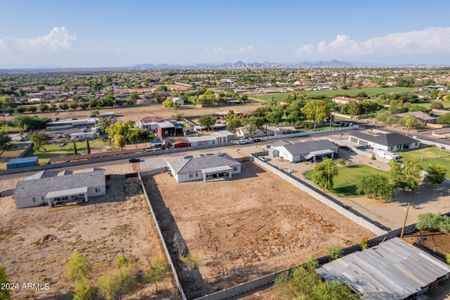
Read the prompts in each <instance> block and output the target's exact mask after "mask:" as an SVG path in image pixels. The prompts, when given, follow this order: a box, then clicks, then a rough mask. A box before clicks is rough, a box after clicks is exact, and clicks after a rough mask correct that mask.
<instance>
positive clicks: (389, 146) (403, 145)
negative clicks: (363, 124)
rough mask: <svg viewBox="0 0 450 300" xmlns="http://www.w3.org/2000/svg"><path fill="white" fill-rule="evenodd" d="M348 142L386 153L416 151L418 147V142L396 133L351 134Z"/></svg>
mask: <svg viewBox="0 0 450 300" xmlns="http://www.w3.org/2000/svg"><path fill="white" fill-rule="evenodd" d="M349 141H350V142H352V143H355V144H356V145H358V146H367V147H370V148H373V149H379V150H383V151H388V152H397V151H404V150H410V149H417V148H419V147H420V142H419V141H418V140H416V139H413V138H410V137H408V136H406V135H403V134H400V133H396V132H388V133H380V132H376V133H373V134H369V133H364V132H352V133H350V134H349Z"/></svg>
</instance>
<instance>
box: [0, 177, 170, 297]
mask: <svg viewBox="0 0 450 300" xmlns="http://www.w3.org/2000/svg"><path fill="white" fill-rule="evenodd" d="M107 185H108V190H107V196H106V197H102V198H100V199H96V200H93V201H91V202H90V203H89V204H87V205H83V206H68V207H57V208H54V209H49V208H47V207H38V208H28V209H21V210H16V209H15V206H14V203H13V199H11V198H10V197H3V198H0V203H1V207H2V210H1V215H0V265H2V266H4V267H5V268H6V270H7V273H8V274H9V277H10V281H11V282H15V283H27V282H35V283H38V282H40V283H44V282H46V283H49V284H50V289H49V290H48V291H30V290H17V291H14V292H13V297H14V299H30V298H44V297H48V298H49V299H59V298H62V299H65V298H70V288H71V284H70V283H69V282H68V281H67V280H66V279H65V278H64V264H65V263H66V261H67V259H68V258H69V256H70V253H71V252H72V250H74V249H77V250H78V251H79V252H80V254H82V255H83V256H85V257H86V259H87V260H88V261H89V262H91V263H92V265H93V274H92V278H91V281H92V283H95V278H98V276H99V275H100V274H101V273H103V272H104V271H106V270H108V269H110V268H111V267H113V266H114V263H115V259H116V257H117V255H119V254H120V255H124V256H126V257H128V258H129V259H130V260H131V261H134V262H135V263H136V265H137V266H138V268H139V270H141V271H143V270H145V269H146V268H147V267H148V266H149V262H150V261H151V259H152V258H153V257H161V258H163V257H164V256H163V252H162V249H161V247H160V244H159V239H158V235H157V233H156V230H155V229H154V226H153V223H152V221H151V219H150V216H149V211H148V207H147V205H146V203H145V200H144V196H143V194H142V190H141V188H140V185H139V183H138V181H137V179H136V178H134V179H126V180H120V181H115V180H111V181H108V182H107ZM161 288H162V289H161ZM129 297H130V298H131V299H143V298H146V299H167V298H171V299H173V298H176V297H177V296H176V293H175V289H174V288H173V285H172V282H171V280H170V276H169V275H168V276H167V277H166V279H165V281H164V282H163V283H162V285H161V287H160V293H155V290H154V287H153V286H150V285H145V286H144V287H143V288H142V289H140V290H138V291H136V292H135V293H134V295H130V296H129Z"/></svg>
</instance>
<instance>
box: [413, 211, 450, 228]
mask: <svg viewBox="0 0 450 300" xmlns="http://www.w3.org/2000/svg"><path fill="white" fill-rule="evenodd" d="M416 228H417V229H419V230H429V231H440V232H443V233H449V232H450V217H447V216H440V215H438V214H432V213H426V214H421V215H419V217H418V220H417V224H416Z"/></svg>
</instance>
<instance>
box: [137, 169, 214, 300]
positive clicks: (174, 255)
mask: <svg viewBox="0 0 450 300" xmlns="http://www.w3.org/2000/svg"><path fill="white" fill-rule="evenodd" d="M143 181H144V186H145V188H146V190H147V193H148V195H149V200H150V204H151V205H152V207H153V210H154V212H155V215H156V216H155V217H156V219H157V221H158V223H159V226H160V228H161V231H162V235H163V237H164V243H165V244H166V245H167V248H168V250H169V253H170V257H171V259H172V262H173V264H174V266H175V269H176V271H177V273H178V276H179V278H180V281H181V284H182V287H183V290H184V292H185V293H186V296H187V297H188V298H189V299H194V298H197V297H199V296H201V295H205V294H208V293H210V292H211V290H210V286H209V284H208V283H207V282H206V281H205V280H204V279H203V277H202V275H201V273H200V270H199V269H198V267H195V268H194V269H192V270H188V269H187V268H186V267H184V266H183V265H182V264H181V262H180V259H179V257H180V256H182V255H187V254H188V253H191V252H190V250H189V248H188V246H187V244H186V241H185V240H184V238H183V236H182V234H181V231H180V229H179V227H178V225H177V223H176V220H175V217H174V216H173V214H172V212H171V210H170V208H169V207H167V206H166V205H165V203H164V199H163V197H162V195H161V193H160V192H159V190H158V187H157V184H156V182H155V180H154V178H153V177H151V176H148V177H144V178H143Z"/></svg>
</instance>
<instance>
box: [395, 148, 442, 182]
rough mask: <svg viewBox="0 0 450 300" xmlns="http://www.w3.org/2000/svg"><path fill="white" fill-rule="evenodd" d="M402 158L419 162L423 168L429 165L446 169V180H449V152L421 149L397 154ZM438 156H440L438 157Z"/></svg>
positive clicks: (436, 149) (438, 149)
mask: <svg viewBox="0 0 450 300" xmlns="http://www.w3.org/2000/svg"><path fill="white" fill-rule="evenodd" d="M397 154H398V155H400V156H401V157H402V158H413V159H418V160H419V161H420V165H421V166H422V167H423V168H426V167H428V166H429V165H431V164H438V165H441V166H443V167H445V168H447V178H450V152H449V151H447V150H444V149H440V148H438V147H428V148H423V149H417V150H411V151H405V152H398V153H397ZM439 154H440V156H439Z"/></svg>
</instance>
